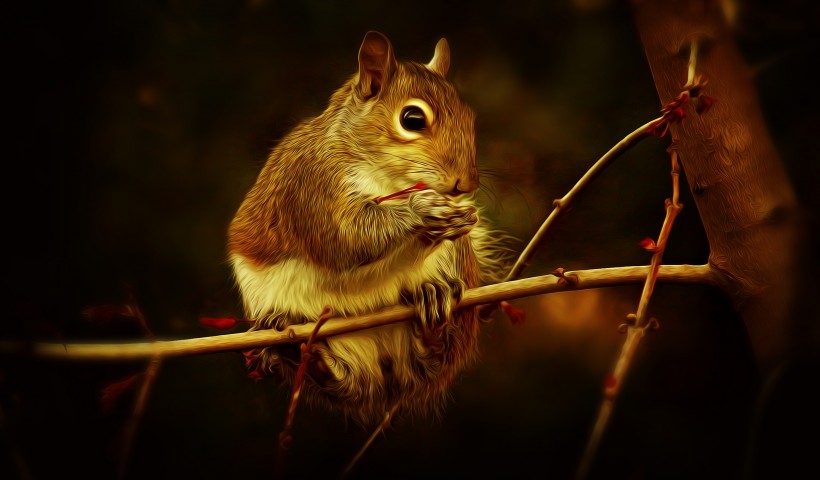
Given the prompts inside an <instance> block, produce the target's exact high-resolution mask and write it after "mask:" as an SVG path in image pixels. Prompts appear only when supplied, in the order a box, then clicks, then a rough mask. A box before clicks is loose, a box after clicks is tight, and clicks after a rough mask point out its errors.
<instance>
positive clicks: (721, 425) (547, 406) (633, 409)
mask: <svg viewBox="0 0 820 480" xmlns="http://www.w3.org/2000/svg"><path fill="white" fill-rule="evenodd" d="M726 4H727V6H728V7H729V8H730V10H731V11H732V12H733V15H732V18H733V31H734V33H735V35H736V41H737V44H738V47H739V48H740V49H741V52H742V53H743V55H744V58H746V60H747V62H748V64H749V65H750V66H751V67H752V68H753V71H754V73H755V81H756V84H757V86H758V89H759V95H760V101H761V106H762V108H763V112H764V115H765V117H766V121H767V123H768V125H769V127H770V133H771V135H772V138H773V139H774V141H775V144H776V145H777V147H778V149H779V151H780V153H781V155H782V160H783V162H784V164H785V166H786V169H787V171H788V172H789V174H790V176H791V180H792V182H793V185H794V188H795V191H796V192H797V196H798V198H799V201H800V202H801V205H802V207H803V208H804V214H805V218H806V220H805V224H806V226H807V227H808V231H809V232H810V234H811V237H810V239H812V240H815V239H816V238H817V237H816V218H815V212H816V211H817V207H818V206H819V205H818V189H817V188H816V182H817V181H818V180H820V176H818V166H817V165H818V155H817V150H816V136H817V131H818V130H819V129H820V122H819V121H818V114H817V112H818V99H817V95H816V93H815V84H816V79H815V78H814V77H813V76H812V75H811V74H809V73H808V72H809V67H810V66H811V64H812V63H813V62H814V61H815V60H816V59H817V58H818V53H820V51H819V49H818V26H819V25H818V24H820V8H818V6H817V4H815V3H814V2H811V1H809V0H803V1H800V0H791V1H786V2H779V3H777V4H776V5H774V2H762V1H759V0H750V1H740V0H738V1H736V2H727V3H726ZM4 10H5V13H4V15H3V19H2V20H0V21H2V22H3V24H4V27H3V28H2V35H3V49H4V55H3V63H4V65H5V68H4V71H5V73H4V74H3V75H4V77H5V82H4V83H5V85H6V87H5V88H4V92H5V95H6V102H5V103H6V105H7V106H10V108H7V109H6V110H5V111H6V113H7V115H6V118H5V122H4V125H5V126H4V127H3V132H4V135H5V136H6V137H7V142H6V143H5V145H6V149H5V150H4V152H5V154H4V157H5V162H4V168H3V170H4V172H5V173H4V174H3V176H2V178H3V182H2V185H3V188H2V189H0V190H2V194H3V217H4V220H5V222H4V224H5V228H4V235H3V237H4V240H5V244H6V245H7V247H6V248H5V251H6V257H5V259H4V262H3V263H4V269H3V276H4V285H3V292H2V295H3V296H4V297H5V298H7V300H6V301H4V305H6V312H5V314H4V315H3V328H2V331H1V332H0V337H7V338H36V339H48V340H65V341H71V340H112V341H123V340H137V339H141V338H144V334H143V332H142V331H141V330H140V328H139V327H138V326H137V325H134V324H132V323H128V322H108V323H99V322H91V321H89V320H87V319H86V318H84V317H83V316H82V315H81V312H82V310H83V309H85V308H87V307H89V306H93V305H105V304H116V303H123V302H126V301H128V298H129V295H133V296H134V298H135V299H136V301H137V302H138V303H139V305H140V307H141V308H142V310H143V312H144V313H145V316H146V319H147V322H148V325H149V326H150V328H151V330H152V331H153V333H154V334H155V335H156V336H158V337H160V338H169V339H170V338H189V337H199V336H206V335H214V334H217V333H220V332H218V331H215V330H213V329H209V328H207V327H204V326H202V325H200V323H199V321H198V320H199V318H200V317H203V316H209V317H220V316H233V317H240V316H241V308H240V303H239V298H238V295H237V292H236V291H235V290H234V288H233V284H232V281H231V277H230V269H229V266H228V264H227V262H226V255H225V240H226V229H227V225H228V223H229V221H230V220H231V218H232V216H233V214H234V212H235V211H236V209H237V207H238V206H239V203H240V202H241V200H242V198H243V197H244V195H245V192H246V191H247V190H248V189H249V188H250V186H251V184H252V182H253V181H254V179H255V177H256V175H257V174H258V172H259V170H260V169H261V167H262V165H263V164H264V161H265V159H266V155H267V152H268V151H269V149H270V148H271V147H272V146H273V145H274V144H275V143H276V141H277V140H278V139H279V138H281V137H282V136H283V135H284V134H285V133H286V132H287V131H288V130H289V129H290V128H292V127H293V126H295V125H296V124H297V123H298V122H299V121H300V120H302V119H304V118H306V117H308V116H312V115H316V114H318V113H319V112H320V111H321V110H322V109H323V108H324V107H325V105H326V102H327V99H328V97H329V95H330V93H331V92H332V91H333V90H335V89H336V88H338V87H339V86H340V85H341V84H342V82H344V81H345V80H346V79H347V78H348V77H349V76H350V75H351V74H353V73H355V71H356V68H357V52H358V48H359V45H360V42H361V39H362V38H363V36H364V34H365V32H366V31H368V30H371V29H375V30H379V31H381V32H383V33H384V34H386V35H387V36H388V37H389V38H390V39H391V41H392V42H393V46H394V50H395V52H396V54H397V56H398V57H399V58H402V59H411V60H416V61H420V62H427V61H429V59H430V58H431V56H432V53H433V48H434V46H435V43H436V41H437V40H438V39H439V38H440V37H446V38H447V39H448V40H449V42H450V47H451V51H452V66H451V69H450V78H451V80H452V81H453V82H454V83H455V84H456V86H457V88H458V89H459V90H460V92H461V93H462V96H463V97H464V99H465V100H466V101H467V102H468V103H469V104H471V105H472V106H473V107H474V109H475V110H476V112H477V118H478V127H477V128H478V153H479V160H478V161H479V166H480V168H481V169H482V171H483V172H484V175H483V180H482V181H483V183H484V184H485V187H484V189H483V190H482V191H481V192H480V194H479V197H478V198H479V200H480V201H481V202H482V203H483V204H485V205H486V206H487V211H488V216H489V217H490V220H491V221H492V222H493V223H495V224H496V225H498V226H499V227H500V228H501V229H503V230H505V231H507V232H509V233H510V234H512V235H514V236H515V237H517V238H518V239H520V241H519V243H518V244H516V245H514V248H515V249H516V250H517V251H520V250H521V248H523V246H524V244H525V243H526V241H527V240H528V239H529V238H530V236H531V235H532V234H533V233H534V232H535V230H536V229H537V228H538V226H539V225H540V223H541V222H542V221H543V220H544V219H545V218H546V215H547V214H548V213H549V209H550V208H551V202H552V200H553V199H555V198H559V197H561V196H562V195H564V194H565V193H566V191H567V190H568V189H569V188H570V187H571V186H572V185H573V184H574V182H575V181H576V180H577V179H578V178H580V176H581V175H582V174H583V173H584V172H585V171H586V169H587V168H588V167H589V166H590V165H591V164H592V163H593V162H594V161H595V160H597V159H598V158H599V157H600V156H601V155H602V154H603V153H605V152H606V151H607V150H608V149H609V148H610V147H611V146H612V145H614V144H615V143H616V142H618V141H619V140H620V139H621V138H623V137H624V136H625V135H626V134H628V133H629V132H631V131H632V130H633V129H635V128H637V127H638V126H640V125H642V124H643V123H645V122H646V121H648V120H650V119H652V118H655V117H656V116H657V112H658V109H659V107H660V102H659V99H658V97H657V93H656V91H655V87H654V83H653V81H652V77H651V74H650V72H649V69H648V66H647V63H646V60H645V57H644V55H643V49H642V46H641V44H640V41H639V39H638V36H637V32H636V31H635V28H634V25H633V21H632V17H631V12H630V6H629V3H627V2H619V1H614V0H562V1H549V2H533V1H521V0H512V1H509V2H503V3H502V2H498V3H495V2H425V1H417V2H410V3H406V2H404V3H398V4H396V3H393V4H382V3H379V2H373V1H353V2H339V3H334V2H324V1H310V2H278V1H266V0H248V1H225V0H222V1H210V2H194V1H131V0H128V1H122V2H115V3H106V4H104V5H91V4H86V3H78V2H48V1H46V2H37V3H24V2H18V3H16V4H15V5H14V6H10V7H6V8H4ZM682 75H683V72H682ZM683 81H684V77H683V76H682V78H681V82H682V83H683ZM667 142H668V140H657V139H649V140H646V141H644V142H642V143H641V144H640V145H639V146H637V147H636V148H634V149H633V150H631V151H630V152H628V153H627V154H626V155H624V156H623V158H621V159H620V160H619V161H618V162H617V163H616V164H614V165H613V166H612V167H610V168H609V169H608V170H607V171H606V172H605V173H604V174H603V175H602V176H601V177H600V178H599V179H598V180H597V181H596V182H595V183H594V185H593V186H592V188H590V189H589V191H588V192H587V193H586V194H584V196H583V197H582V198H580V200H579V201H578V203H577V204H576V205H575V206H574V208H573V209H572V210H571V211H570V212H569V213H568V214H567V215H565V216H563V217H562V218H561V220H560V221H559V222H558V224H557V225H556V226H555V228H554V230H552V232H551V234H550V236H549V238H548V241H547V242H546V243H545V244H544V245H543V247H542V248H541V249H540V251H539V252H538V255H537V257H536V258H535V261H534V262H533V263H532V265H531V266H530V267H529V270H528V271H527V272H526V274H525V275H527V276H530V275H543V274H547V273H549V272H551V271H552V270H553V269H554V268H556V267H564V268H567V269H579V268H599V267H608V266H620V265H640V264H646V263H648V261H649V257H648V255H647V254H646V253H645V252H643V251H642V250H641V249H639V248H637V247H636V243H637V242H638V241H640V240H641V239H643V238H644V237H653V238H654V237H656V236H657V233H658V231H659V229H660V224H661V222H662V220H663V216H664V210H663V202H664V199H665V198H666V197H667V196H668V195H669V192H670V182H669V173H668V172H669V162H668V158H667V155H666V154H665V149H666V147H667ZM682 201H683V203H684V204H685V208H684V210H683V212H682V214H681V216H679V217H678V220H677V223H676V225H675V229H674V231H673V233H672V236H671V239H670V243H669V245H668V247H667V252H666V255H665V258H664V261H665V262H666V263H693V264H701V263H704V262H705V261H706V258H707V255H708V245H707V243H706V239H705V236H704V234H703V230H702V227H701V225H700V222H699V219H698V215H697V211H696V208H695V205H694V202H693V201H692V199H691V196H690V194H689V190H688V187H687V186H684V192H683V197H682ZM808 245H813V243H812V242H811V241H810V242H809V243H808ZM800 258H801V259H802V260H803V261H802V263H803V265H804V266H805V269H804V270H805V271H804V272H803V273H804V274H805V275H806V276H805V278H804V279H803V283H802V286H801V287H800V292H799V295H798V296H799V299H798V310H797V313H796V316H797V317H799V318H798V320H799V322H798V326H799V328H798V329H796V330H795V332H796V333H795V335H796V336H797V337H801V338H805V337H810V336H812V335H816V334H817V332H818V327H817V325H818V322H817V321H818V314H817V308H816V306H815V305H814V297H815V296H816V286H815V281H814V277H813V275H815V274H816V272H817V269H816V265H817V252H816V249H808V250H807V251H805V252H800ZM129 292H130V293H129ZM639 296H640V287H638V286H636V287H623V288H613V289H607V290H595V291H580V292H572V293H564V294H555V295H549V296H541V297H532V298H528V299H523V300H519V301H516V302H515V305H516V306H518V307H520V308H523V309H525V310H526V311H527V315H528V317H527V321H526V323H525V324H523V325H520V326H512V325H510V323H509V322H508V321H506V319H504V318H501V317H499V318H496V319H495V320H494V321H492V322H491V323H489V324H487V325H485V326H484V327H483V331H482V355H481V359H480V361H479V363H478V364H477V365H475V366H474V367H473V368H470V369H468V370H467V371H465V372H464V373H463V374H462V375H461V376H460V377H459V378H458V379H457V381H456V384H455V386H454V388H453V390H452V398H451V400H450V402H449V403H448V405H447V409H446V410H445V412H444V413H443V415H441V417H440V418H430V419H424V420H416V421H412V422H399V423H397V424H394V425H393V426H392V427H391V428H390V429H389V430H388V431H387V433H386V434H385V435H382V436H381V437H380V438H379V439H378V441H377V442H376V443H375V445H374V446H373V447H372V449H371V450H370V451H368V452H367V453H366V455H365V456H364V458H363V459H362V460H361V462H360V463H359V464H358V466H357V467H356V470H355V471H354V473H353V475H352V478H513V477H515V478H559V479H560V478H571V477H572V475H573V472H574V471H575V469H576V468H577V466H578V463H579V461H580V458H581V454H582V452H583V448H584V445H585V443H586V440H587V438H588V435H589V432H590V430H591V428H592V424H593V421H594V419H595V415H596V411H597V407H598V405H599V403H600V400H601V393H602V392H601V385H602V381H603V378H604V377H605V375H607V374H608V373H609V371H610V369H611V368H612V366H613V364H614V361H615V359H616V358H617V355H618V352H619V349H620V345H621V343H622V342H623V338H624V337H623V336H622V335H620V334H619V333H618V332H617V326H618V324H620V323H621V322H622V321H623V319H624V317H625V315H626V314H628V313H630V312H634V311H635V308H636V305H637V301H638V298H639ZM650 314H651V315H653V316H655V317H657V318H658V319H659V320H660V323H661V329H660V330H659V331H658V332H657V333H656V334H652V335H650V336H649V337H647V338H646V339H645V341H644V343H643V344H642V345H641V347H640V349H639V352H638V355H637V357H636V358H635V360H634V363H633V366H632V370H631V371H630V372H629V375H628V377H627V383H626V385H625V387H624V390H623V391H622V395H621V397H620V399H619V401H618V404H617V407H616V410H615V414H614V417H613V418H612V423H611V425H610V429H609V431H608V433H607V435H606V437H605V438H604V440H603V443H602V445H601V447H600V450H599V454H598V457H597V460H596V463H595V465H594V467H593V470H592V474H593V477H595V478H633V479H642V478H681V479H688V478H699V479H700V478H772V477H774V476H778V477H779V476H781V475H783V474H788V472H790V471H793V472H796V471H799V470H800V469H801V468H810V469H811V471H813V472H818V466H817V464H816V460H812V458H813V456H814V455H816V451H817V447H818V445H817V441H816V439H815V440H813V441H812V440H808V441H804V440H801V439H800V434H801V433H806V432H809V433H810V435H812V436H814V434H815V433H816V430H813V428H815V427H814V426H815V425H816V422H817V414H816V413H814V410H815V409H814V408H813V407H812V405H813V403H814V402H813V401H812V399H813V398H816V397H811V396H810V395H809V394H808V393H806V392H808V390H804V387H806V386H809V385H811V383H816V380H817V371H818V370H817V369H816V367H817V363H816V361H814V360H812V359H815V360H816V356H813V355H809V356H806V355H802V354H803V353H805V352H796V353H800V354H801V355H798V357H799V358H800V359H801V360H800V361H799V362H796V363H792V364H789V366H786V367H784V369H783V371H782V374H781V375H780V376H779V377H778V381H777V382H775V383H774V384H772V385H770V386H767V385H766V384H765V383H764V379H762V378H761V377H760V376H759V375H758V372H757V371H756V367H755V362H754V358H753V356H752V353H751V349H750V347H749V345H748V342H747V339H746V336H745V332H744V329H743V326H742V323H741V321H740V319H739V318H738V317H737V316H736V314H735V313H734V311H733V309H732V306H731V304H730V303H729V302H728V301H727V300H726V299H725V298H724V297H723V296H722V295H721V294H720V293H718V292H715V291H713V290H711V289H709V288H706V287H694V286H687V287H682V286H664V285H660V286H658V287H657V288H656V291H655V294H654V296H653V300H652V302H651V307H650ZM239 330H241V328H237V329H236V331H239ZM809 345H816V344H812V343H810V342H809ZM809 353H810V354H811V353H813V352H811V351H809ZM144 366H145V365H144V364H142V363H138V362H134V363H125V362H123V363H94V364H78V363H56V362H44V361H36V360H30V359H26V360H25V361H23V360H21V359H19V358H18V359H15V358H3V363H2V364H0V406H2V410H0V434H2V438H0V477H2V478H17V477H20V478H38V479H39V478H67V477H71V478H114V477H115V474H116V471H117V462H118V451H119V448H120V441H121V440H120V439H121V435H122V431H123V428H124V425H125V423H126V421H127V418H128V415H129V413H130V410H131V409H132V408H133V403H134V400H135V399H134V395H133V392H126V393H125V394H124V395H123V396H122V397H121V398H120V401H119V402H118V403H117V404H116V405H115V406H114V408H113V409H112V410H110V411H107V412H104V411H103V410H102V404H101V401H100V390H101V388H103V387H105V386H106V385H109V384H111V383H112V382H116V381H119V380H122V379H124V378H128V377H129V376H131V375H133V374H135V373H138V372H140V371H142V370H143V369H144ZM246 373H247V372H246V371H245V368H244V364H243V359H242V357H241V355H239V354H236V353H223V354H214V355H206V356H197V357H188V358H176V359H172V360H169V361H167V362H165V363H164V364H163V366H162V368H161V369H160V371H159V375H158V377H157V379H156V384H155V387H154V389H153V393H152V395H151V397H150V400H149V403H148V404H147V408H146V410H145V413H144V418H143V419H142V422H141V423H140V424H139V430H138V433H137V436H136V437H135V443H134V446H133V449H132V450H131V456H130V462H129V467H128V470H127V475H126V476H127V478H193V477H197V478H249V477H252V478H255V477H266V476H270V475H272V472H273V460H274V454H275V451H276V440H277V435H278V433H279V431H280V430H281V428H282V425H283V422H284V418H285V410H286V401H287V395H288V392H287V391H286V390H285V389H283V388H280V387H277V386H276V385H274V384H273V383H272V382H270V381H262V382H255V381H253V380H250V379H248V378H246ZM761 391H763V392H766V394H765V395H759V392H761ZM813 422H814V423H813ZM369 433H370V432H368V431H364V430H362V429H360V428H359V427H357V426H355V425H348V424H345V422H344V421H343V420H342V419H340V418H338V417H337V416H335V415H334V414H331V413H328V412H325V411H322V410H318V409H311V408H309V407H308V406H306V405H300V409H299V411H298V413H297V417H296V425H295V427H294V431H293V435H294V446H293V449H292V450H291V460H290V462H291V474H292V476H293V477H294V478H302V477H304V478H328V477H330V478H335V477H336V476H337V475H338V474H339V473H340V472H341V471H342V469H343V468H344V466H345V464H346V463H347V462H348V461H349V460H350V459H351V458H352V457H353V455H355V453H356V451H357V450H358V449H359V447H360V446H361V445H362V444H363V443H364V441H365V440H366V438H367V437H368V435H369ZM809 438H812V437H809ZM807 442H808V443H807ZM812 462H815V463H812Z"/></svg>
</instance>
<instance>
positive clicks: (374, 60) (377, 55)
mask: <svg viewBox="0 0 820 480" xmlns="http://www.w3.org/2000/svg"><path fill="white" fill-rule="evenodd" d="M395 63H396V58H395V57H394V56H393V46H392V45H391V44H390V40H388V39H387V37H385V36H384V35H382V34H381V33H379V32H376V31H370V32H367V34H366V35H365V36H364V40H363V41H362V46H361V48H359V80H358V87H359V92H360V94H361V95H362V97H363V98H364V99H365V100H366V99H368V98H370V97H373V96H374V95H376V94H378V93H379V92H380V91H381V89H382V88H383V87H384V85H385V84H386V83H387V79H388V77H389V76H390V75H391V74H392V73H393V70H394V68H395Z"/></svg>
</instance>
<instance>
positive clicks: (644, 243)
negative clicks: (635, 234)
mask: <svg viewBox="0 0 820 480" xmlns="http://www.w3.org/2000/svg"><path fill="white" fill-rule="evenodd" d="M638 246H639V247H640V248H642V249H644V250H646V251H647V252H649V253H655V251H657V250H658V246H657V245H656V244H655V240H652V239H651V238H649V237H646V238H644V239H643V240H641V241H640V242H638Z"/></svg>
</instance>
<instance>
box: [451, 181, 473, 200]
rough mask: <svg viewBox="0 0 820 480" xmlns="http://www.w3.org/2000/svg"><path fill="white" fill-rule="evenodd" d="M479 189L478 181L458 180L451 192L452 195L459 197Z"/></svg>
mask: <svg viewBox="0 0 820 480" xmlns="http://www.w3.org/2000/svg"><path fill="white" fill-rule="evenodd" d="M476 189H478V179H475V180H473V179H463V178H457V179H456V183H455V184H454V185H453V188H452V189H451V190H450V195H452V196H454V197H457V196H459V195H461V194H462V193H470V192H474V191H476Z"/></svg>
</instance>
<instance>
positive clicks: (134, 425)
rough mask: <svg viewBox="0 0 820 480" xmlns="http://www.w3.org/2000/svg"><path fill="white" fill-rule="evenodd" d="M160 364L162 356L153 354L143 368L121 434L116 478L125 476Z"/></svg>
mask: <svg viewBox="0 0 820 480" xmlns="http://www.w3.org/2000/svg"><path fill="white" fill-rule="evenodd" d="M161 365H162V358H161V357H159V356H155V357H154V358H152V359H151V362H150V363H149V364H148V368H147V369H146V370H145V375H144V377H143V380H142V384H141V385H140V391H139V393H138V394H137V401H136V402H135V403H134V411H133V412H132V413H131V418H129V419H128V423H127V424H126V425H125V429H124V431H123V434H122V446H121V448H120V462H119V471H118V474H117V478H125V476H126V473H127V470H128V464H129V462H130V460H131V450H132V447H133V445H134V440H135V439H136V437H137V430H138V429H139V424H140V420H142V415H143V412H145V406H146V405H147V404H148V397H149V396H150V394H151V388H152V387H153V385H154V380H155V379H156V377H157V372H158V371H159V367H160V366H161Z"/></svg>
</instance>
